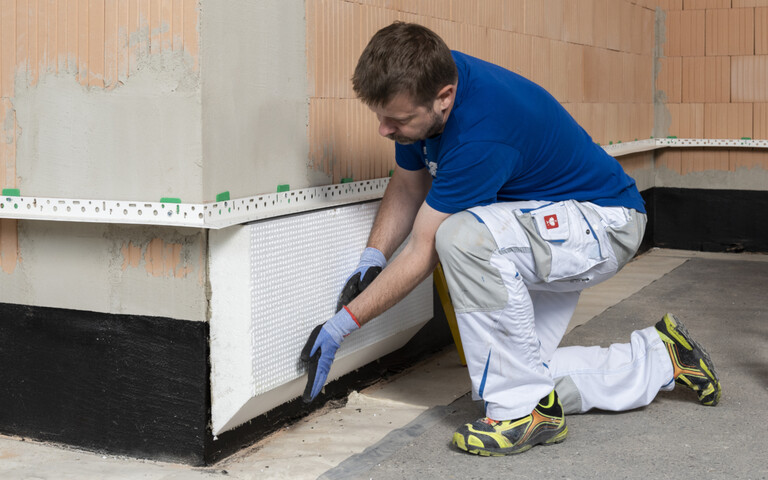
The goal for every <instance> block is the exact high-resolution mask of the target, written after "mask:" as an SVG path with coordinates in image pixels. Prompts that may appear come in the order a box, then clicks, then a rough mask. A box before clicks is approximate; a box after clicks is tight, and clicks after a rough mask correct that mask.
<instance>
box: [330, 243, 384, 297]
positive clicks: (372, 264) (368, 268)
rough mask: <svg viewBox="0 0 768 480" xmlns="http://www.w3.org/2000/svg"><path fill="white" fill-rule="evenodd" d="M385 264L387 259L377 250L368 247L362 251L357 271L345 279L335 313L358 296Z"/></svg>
mask: <svg viewBox="0 0 768 480" xmlns="http://www.w3.org/2000/svg"><path fill="white" fill-rule="evenodd" d="M386 264H387V258H386V257H385V256H384V254H383V253H381V252H380V251H379V250H378V249H376V248H373V247H368V248H366V249H365V250H363V254H362V255H361V256H360V263H359V264H358V265H357V269H356V270H355V271H354V272H352V275H350V276H349V278H347V282H346V284H345V285H344V288H342V289H341V295H339V301H338V302H336V311H337V312H338V311H340V310H341V307H343V306H344V305H349V302H351V301H352V300H354V299H355V297H357V296H358V295H360V292H362V291H363V290H365V289H366V287H367V286H368V285H370V284H371V282H373V279H374V278H376V276H377V275H378V274H380V273H381V270H382V269H383V268H384V265H386Z"/></svg>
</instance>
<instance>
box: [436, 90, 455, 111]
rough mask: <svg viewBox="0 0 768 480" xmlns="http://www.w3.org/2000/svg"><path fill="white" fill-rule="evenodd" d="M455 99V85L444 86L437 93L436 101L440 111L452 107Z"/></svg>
mask: <svg viewBox="0 0 768 480" xmlns="http://www.w3.org/2000/svg"><path fill="white" fill-rule="evenodd" d="M454 98H456V85H454V84H450V85H446V86H444V87H443V88H441V89H440V91H438V92H437V98H436V100H437V101H438V103H439V108H440V110H441V111H445V110H448V109H449V108H451V106H452V105H453V100H454Z"/></svg>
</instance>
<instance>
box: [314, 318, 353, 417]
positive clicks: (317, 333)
mask: <svg viewBox="0 0 768 480" xmlns="http://www.w3.org/2000/svg"><path fill="white" fill-rule="evenodd" d="M358 328H360V324H358V323H357V320H356V319H355V317H353V316H352V313H350V311H349V310H348V309H347V307H343V308H342V309H341V310H340V311H339V312H338V313H336V315H334V316H333V317H332V318H331V319H330V320H328V321H327V322H325V323H323V324H322V325H318V326H316V327H315V329H314V330H312V333H310V334H309V339H308V340H307V343H306V344H305V345H304V348H303V349H302V350H301V357H300V358H301V361H302V362H304V363H305V364H306V366H307V386H306V388H304V395H302V399H303V400H304V402H305V403H309V402H311V401H312V400H314V399H315V397H316V396H317V395H318V394H319V393H320V391H321V390H322V389H323V386H324V385H325V380H326V379H327V378H328V372H329V371H330V370H331V364H332V363H333V359H334V357H335V356H336V350H338V349H339V346H340V345H341V342H342V340H344V337H346V336H347V335H349V334H350V333H351V332H352V331H354V330H357V329H358Z"/></svg>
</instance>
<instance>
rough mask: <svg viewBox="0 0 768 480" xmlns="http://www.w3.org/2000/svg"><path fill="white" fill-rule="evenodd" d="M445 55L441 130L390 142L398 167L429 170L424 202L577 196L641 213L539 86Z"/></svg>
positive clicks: (451, 205)
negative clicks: (449, 81) (453, 86)
mask: <svg viewBox="0 0 768 480" xmlns="http://www.w3.org/2000/svg"><path fill="white" fill-rule="evenodd" d="M453 58H454V60H455V61H456V66H457V67H458V71H459V84H458V89H457V92H456V100H455V102H454V105H453V110H452V111H451V114H450V116H449V117H448V121H447V122H446V124H445V129H444V130H443V133H442V134H440V135H438V136H436V137H434V138H429V139H427V140H424V141H421V142H416V143H414V144H412V145H400V144H396V146H395V153H396V160H397V164H398V165H399V166H400V167H402V168H404V169H407V170H419V169H421V168H425V167H426V168H428V169H429V171H430V173H431V175H432V177H433V180H432V187H431V189H430V191H429V193H428V194H427V204H428V205H429V206H430V207H432V208H434V209H435V210H438V211H440V212H443V213H456V212H459V211H462V210H466V209H468V208H471V207H474V206H479V205H489V204H492V203H496V202H510V201H517V200H550V201H561V200H577V201H582V202H592V203H595V204H597V205H600V206H624V207H628V208H633V209H635V210H637V211H639V212H643V213H645V208H644V206H643V203H644V202H643V199H642V197H641V196H640V193H639V192H638V191H637V187H636V186H635V181H634V180H633V179H632V178H631V177H629V176H628V175H627V174H626V173H624V170H623V169H622V167H621V165H620V164H619V162H617V161H616V160H615V159H614V158H613V157H611V156H610V155H608V154H607V153H606V152H605V150H603V149H602V148H601V147H600V146H599V145H597V144H595V143H594V142H593V141H592V139H591V138H590V136H589V135H588V134H587V132H586V131H584V129H583V128H581V126H579V124H577V123H576V121H575V120H574V119H573V117H571V115H570V114H569V113H568V112H567V111H566V110H565V109H564V108H563V107H562V105H560V103H559V102H558V101H557V100H556V99H555V98H554V97H552V95H550V94H549V93H548V92H547V91H546V90H544V89H543V88H541V87H539V86H538V85H536V84H535V83H533V82H531V81H530V80H527V79H525V78H523V77H521V76H520V75H517V74H515V73H514V72H510V71H509V70H506V69H504V68H501V67H499V66H496V65H493V64H491V63H488V62H484V61H482V60H480V59H477V58H473V57H470V56H469V55H465V54H463V53H460V52H453Z"/></svg>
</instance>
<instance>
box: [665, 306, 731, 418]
mask: <svg viewBox="0 0 768 480" xmlns="http://www.w3.org/2000/svg"><path fill="white" fill-rule="evenodd" d="M656 331H657V332H659V336H660V337H661V339H662V340H663V341H664V344H665V346H666V347H667V351H668V352H669V358H670V359H671V360H672V366H673V367H674V377H675V383H677V384H678V385H684V386H686V387H688V388H690V389H691V390H693V391H694V392H696V393H697V394H698V395H699V402H700V403H701V404H702V405H709V406H712V407H714V406H715V405H717V402H719V401H720V393H721V391H722V390H721V388H720V381H719V380H718V379H717V374H716V373H715V366H714V365H713V364H712V360H711V359H710V358H709V354H708V353H707V352H706V351H705V350H704V349H703V348H701V345H699V344H698V343H696V341H695V340H694V339H692V338H691V336H690V334H689V333H688V330H686V328H685V326H684V325H683V324H682V322H680V320H678V319H677V318H675V316H674V315H672V314H671V313H668V314H666V315H664V318H662V319H661V320H659V322H658V323H657V324H656Z"/></svg>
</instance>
